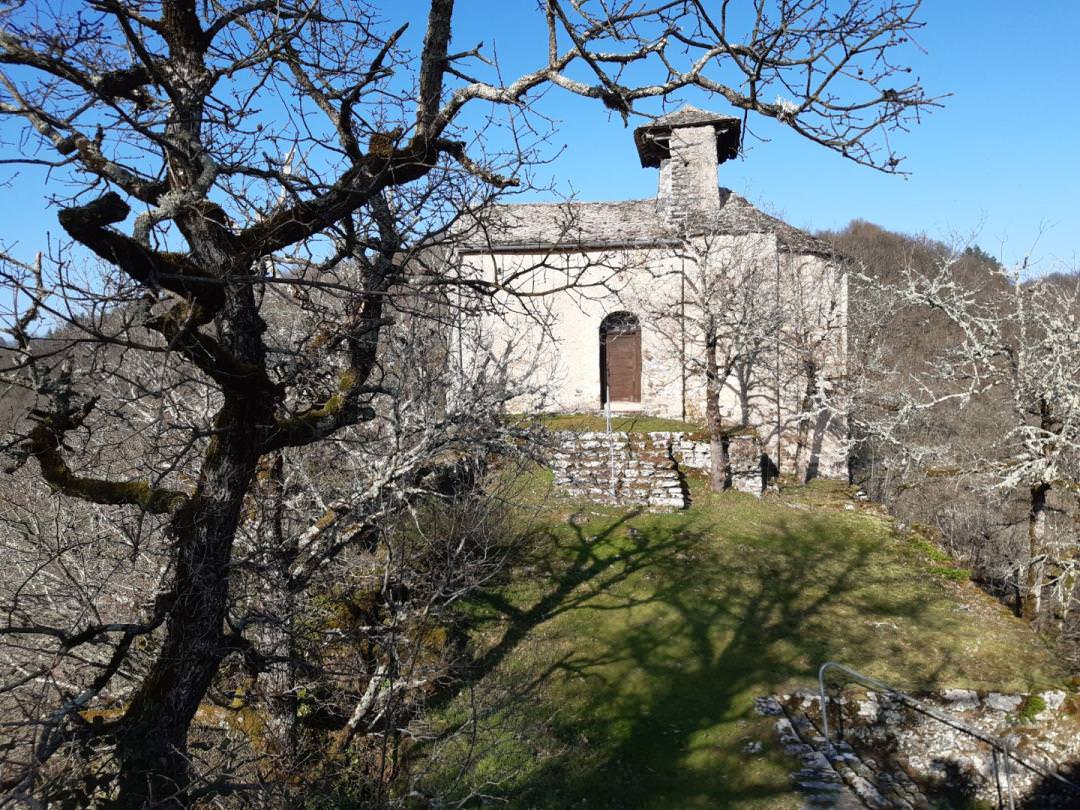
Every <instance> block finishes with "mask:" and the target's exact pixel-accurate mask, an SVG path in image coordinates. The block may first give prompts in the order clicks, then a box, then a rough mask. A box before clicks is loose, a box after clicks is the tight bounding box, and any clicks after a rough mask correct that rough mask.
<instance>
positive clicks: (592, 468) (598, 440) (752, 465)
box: [550, 431, 762, 509]
mask: <svg viewBox="0 0 1080 810" xmlns="http://www.w3.org/2000/svg"><path fill="white" fill-rule="evenodd" d="M728 452H729V455H730V458H731V466H732V478H733V481H732V483H733V485H734V487H735V489H738V490H739V491H741V492H749V493H751V494H754V495H760V494H761V491H762V474H761V454H760V450H759V449H758V446H757V441H756V438H755V437H752V436H739V437H734V438H733V439H732V441H731V444H730V446H729V449H728ZM710 458H711V454H710V451H709V443H708V442H707V441H704V440H702V438H701V437H700V436H698V435H696V434H690V433H681V432H660V431H658V432H652V433H626V432H622V431H612V432H611V433H603V432H596V433H575V432H572V431H563V432H559V433H557V434H555V442H554V446H553V449H552V451H551V454H550V465H551V468H552V470H553V472H554V474H555V484H556V486H558V487H560V488H561V489H564V490H565V491H566V492H568V493H569V494H571V495H574V496H576V497H580V498H587V499H589V500H593V501H596V502H598V503H613V504H619V505H623V506H646V507H649V508H657V509H673V508H674V509H682V508H684V507H686V506H689V505H690V491H689V489H688V487H687V486H686V479H685V472H686V470H694V471H696V472H699V473H700V472H708V470H709V468H710V464H711V462H710ZM613 471H614V476H613V475H612V472H613Z"/></svg>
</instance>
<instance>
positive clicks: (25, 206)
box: [0, 0, 1080, 269]
mask: <svg viewBox="0 0 1080 810" xmlns="http://www.w3.org/2000/svg"><path fill="white" fill-rule="evenodd" d="M423 5H424V4H423V3H422V2H421V0H401V2H396V3H387V4H385V5H384V8H385V9H386V12H385V13H386V14H387V17H388V18H389V19H390V20H391V21H394V20H396V19H397V18H399V17H402V16H403V15H405V14H409V13H412V14H413V16H415V11H416V9H418V8H421V7H422V6H423ZM532 9H533V2H532V0H458V20H457V27H456V29H455V46H457V47H459V48H462V49H464V48H467V47H471V46H473V45H475V44H476V43H477V42H478V41H480V40H483V41H484V42H485V44H487V45H488V46H491V45H494V47H496V48H497V49H498V52H499V54H500V57H501V58H502V60H503V62H504V63H505V66H506V67H507V68H508V69H511V72H512V68H513V67H514V66H515V65H514V63H515V62H517V61H519V60H522V63H523V64H524V63H525V62H533V60H532V59H531V58H529V55H530V54H532V53H539V54H542V53H543V49H544V42H543V39H542V38H541V39H537V36H538V35H540V36H542V32H539V31H536V30H534V29H532V28H530V26H528V25H523V24H522V20H523V19H529V20H535V19H536V17H535V16H534V12H533V11H532ZM922 18H923V19H924V21H925V22H926V23H927V26H926V28H925V29H924V30H923V31H922V32H921V34H920V35H919V37H918V39H919V44H920V45H921V46H922V47H923V48H924V49H925V53H911V54H910V55H909V62H910V63H911V64H912V65H913V67H914V68H915V72H916V74H917V75H919V76H920V77H921V79H922V81H923V84H924V86H925V87H926V88H927V89H928V91H929V92H930V93H931V94H943V93H951V94H952V97H951V98H949V99H947V100H946V102H945V107H944V108H943V109H941V110H937V111H935V112H933V113H932V114H930V115H929V116H926V117H925V118H924V120H923V122H922V124H921V125H919V126H917V127H915V128H914V129H913V130H912V131H911V132H910V133H908V134H901V135H898V136H896V137H895V138H894V139H893V142H894V144H895V145H896V146H897V148H898V151H899V152H900V153H901V154H903V155H906V156H907V159H906V161H905V162H904V165H903V167H904V168H905V169H906V170H907V171H908V172H910V173H911V174H910V176H909V177H907V178H900V177H895V176H888V175H883V174H880V173H878V172H875V171H873V170H871V169H867V168H864V167H860V166H857V165H855V164H853V163H851V162H849V161H846V160H844V159H843V158H841V157H840V156H839V155H836V154H834V153H832V152H829V151H827V150H825V149H823V148H822V147H820V146H817V145H815V144H812V143H810V142H808V141H804V140H802V139H801V138H799V137H798V136H797V135H795V134H794V133H792V132H791V131H789V130H787V129H785V128H783V127H781V126H779V125H776V124H773V123H772V122H769V121H759V122H757V123H755V124H754V130H755V132H756V133H757V134H758V135H760V136H763V137H764V138H767V139H768V140H767V141H759V140H755V139H753V138H748V139H747V141H746V146H747V147H748V148H747V149H746V151H745V154H744V155H743V156H742V157H741V158H739V159H737V160H735V161H732V162H729V163H727V164H725V165H724V166H722V167H721V170H720V180H721V183H722V184H723V185H725V186H727V187H729V188H732V189H734V190H735V191H736V192H738V193H740V194H743V195H744V196H746V197H748V198H749V199H750V200H751V201H752V202H754V203H756V204H758V205H761V206H762V207H764V208H765V209H766V210H767V211H769V212H770V213H774V214H777V215H779V216H782V217H784V218H785V219H787V220H788V221H789V222H791V223H792V224H794V225H797V226H799V227H803V228H807V229H810V230H817V229H825V228H840V227H843V226H844V225H845V224H846V223H847V222H849V221H850V220H852V219H855V218H862V219H867V220H870V221H872V222H876V223H878V224H880V225H883V226H885V227H887V228H891V229H894V230H900V231H905V232H909V233H927V234H928V235H930V236H932V237H936V238H944V239H947V238H949V237H951V236H953V235H961V236H970V235H971V234H972V233H976V234H977V235H976V240H977V241H978V243H979V244H980V245H981V246H982V247H983V248H984V249H986V250H987V251H988V252H990V253H992V254H994V255H997V256H999V257H1001V258H1002V259H1003V260H1005V261H1006V262H1010V263H1011V262H1014V261H1016V260H1018V259H1019V258H1020V257H1022V256H1025V255H1028V254H1031V255H1032V256H1034V257H1035V258H1036V259H1038V260H1040V261H1041V264H1040V265H1039V266H1040V267H1041V268H1045V269H1051V265H1052V264H1053V263H1055V262H1063V263H1065V264H1066V265H1067V266H1076V265H1078V264H1080V195H1078V190H1080V160H1078V156H1077V148H1078V145H1080V137H1078V129H1080V98H1078V94H1080V67H1078V64H1077V59H1076V51H1077V45H1076V39H1075V37H1076V31H1077V30H1080V3H1077V2H1073V0H1028V1H1027V2H1015V0H936V1H935V0H928V2H927V3H926V4H925V7H924V9H923V11H922ZM420 28H421V26H418V25H416V24H414V27H413V29H412V31H411V32H410V34H411V35H412V36H414V37H416V38H419V35H420V34H421V33H422V32H421V31H420V30H419V29H420ZM684 100H687V101H691V102H693V103H695V104H698V105H699V106H705V107H709V108H711V109H714V110H716V111H718V112H733V111H732V110H730V109H728V108H726V107H725V105H724V104H723V103H722V101H713V100H710V99H708V98H707V97H702V96H695V95H688V96H685V97H684ZM541 110H542V112H543V113H545V114H546V115H548V116H551V117H552V118H554V119H557V120H558V121H559V124H558V130H557V133H556V137H555V142H554V143H553V147H563V146H564V147H565V148H564V149H563V150H562V152H561V154H560V156H559V157H558V158H557V159H556V160H555V161H554V162H553V163H552V164H551V165H550V167H548V168H547V169H546V171H547V172H548V173H549V174H550V178H551V179H552V180H553V181H554V182H555V184H556V185H557V186H558V187H559V188H560V189H561V190H562V191H563V192H564V193H574V194H576V196H577V197H578V198H580V199H624V198H632V197H650V196H652V195H654V194H655V186H656V179H657V177H656V171H655V170H652V169H642V168H640V167H639V164H638V161H637V157H636V154H635V152H634V147H633V142H632V138H631V129H628V128H624V127H623V123H622V120H621V119H620V118H619V117H617V116H610V115H609V114H608V113H607V111H606V110H604V109H603V108H602V107H600V106H599V105H598V104H596V103H595V102H583V101H582V100H580V99H575V98H573V97H570V96H569V95H567V94H565V93H562V92H558V91H555V92H550V93H548V94H546V95H545V96H544V98H543V99H542V101H541ZM634 123H635V122H634V121H631V127H633V126H634ZM42 183H43V178H42V176H41V175H40V174H37V173H33V172H30V173H26V174H24V175H22V176H20V177H18V178H16V179H15V180H13V181H12V182H11V184H10V185H8V186H7V187H6V188H4V189H3V190H2V191H0V195H2V196H0V201H2V203H3V212H4V216H3V219H2V220H0V243H2V244H4V245H6V246H9V247H10V246H12V245H13V244H17V249H16V253H17V254H19V255H24V256H28V255H29V254H30V253H31V252H32V251H33V250H35V249H37V248H38V247H39V246H42V245H44V239H45V232H46V231H52V232H53V233H54V234H55V233H57V232H58V230H59V229H58V226H57V225H56V219H55V212H51V211H47V210H46V208H45V205H44V203H43V194H42Z"/></svg>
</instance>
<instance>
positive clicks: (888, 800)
mask: <svg viewBox="0 0 1080 810" xmlns="http://www.w3.org/2000/svg"><path fill="white" fill-rule="evenodd" d="M807 699H808V700H810V701H812V702H816V696H809V695H808V696H807ZM758 711H759V712H760V713H762V714H766V715H771V716H776V717H777V721H776V731H777V735H778V736H779V738H780V742H781V744H782V745H783V746H784V750H785V751H787V752H788V753H789V754H791V755H793V756H796V757H798V758H799V759H800V760H801V761H802V765H803V767H802V768H800V769H799V770H798V771H796V772H795V774H794V775H793V777H792V778H793V780H794V782H795V785H796V787H797V788H798V790H799V791H800V792H801V793H802V794H803V796H804V798H805V801H806V807H808V808H817V807H837V808H843V809H844V810H847V809H848V808H872V809H873V810H928V809H929V808H931V807H932V805H931V803H930V802H929V801H928V800H927V798H926V797H925V796H924V795H923V794H922V793H921V791H920V790H919V788H918V787H917V786H916V785H915V783H914V782H913V781H912V780H911V778H910V777H908V776H907V774H906V773H903V772H902V771H883V770H881V769H880V768H879V767H878V764H877V763H874V762H865V761H863V759H862V758H861V757H860V756H859V754H858V753H857V752H856V751H855V750H854V749H852V748H851V746H849V745H848V744H847V743H845V742H842V741H841V742H837V743H834V744H833V745H828V744H826V741H825V739H824V737H823V736H822V734H821V731H820V729H819V728H818V727H817V726H816V725H815V724H814V723H813V722H812V721H811V720H810V718H809V717H808V716H807V715H806V713H805V712H802V711H799V710H797V709H795V708H793V707H792V706H790V705H785V704H782V703H780V702H779V701H778V700H776V699H775V698H771V697H770V698H764V699H761V700H759V701H758Z"/></svg>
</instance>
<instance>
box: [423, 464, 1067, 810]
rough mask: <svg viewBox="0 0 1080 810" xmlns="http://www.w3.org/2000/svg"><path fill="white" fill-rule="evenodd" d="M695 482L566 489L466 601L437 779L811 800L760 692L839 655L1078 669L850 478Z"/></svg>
mask: <svg viewBox="0 0 1080 810" xmlns="http://www.w3.org/2000/svg"><path fill="white" fill-rule="evenodd" d="M538 488H539V487H538ZM696 494H697V496H698V497H697V499H696V502H697V505H695V506H694V507H692V508H691V509H689V510H686V511H684V512H678V513H672V514H648V513H641V512H638V511H635V510H626V509H613V508H603V507H598V506H595V505H591V504H581V503H573V502H569V501H565V500H559V499H558V498H557V497H554V496H553V500H552V501H551V502H550V503H549V505H548V506H547V507H545V509H544V511H543V513H542V516H541V519H540V520H539V522H538V523H537V525H536V527H535V531H534V533H533V534H534V537H535V540H536V542H535V544H534V545H533V547H532V549H531V551H530V552H529V554H528V555H527V559H524V560H523V561H522V562H521V564H520V565H519V566H517V567H516V569H515V571H514V573H513V575H512V577H511V578H510V581H509V582H507V583H505V584H504V585H503V586H501V587H499V588H497V589H492V590H489V591H487V592H485V593H484V594H483V595H482V597H481V598H479V599H477V600H475V601H474V602H473V603H472V604H471V605H470V607H469V610H470V613H471V616H470V619H471V622H472V624H473V626H474V627H475V628H476V629H475V631H474V635H473V637H472V639H471V641H472V643H473V644H474V645H475V648H476V650H477V653H478V655H479V660H480V664H479V667H478V670H479V673H480V674H481V675H482V677H481V678H480V680H479V681H478V683H477V684H476V686H475V688H474V689H472V690H470V691H468V692H467V693H463V694H461V695H459V696H458V697H457V698H456V699H455V701H454V702H453V703H452V704H451V705H450V706H449V707H448V708H447V709H446V710H445V711H444V712H443V714H442V716H441V718H440V727H439V728H438V729H436V731H437V732H438V735H437V737H436V739H438V740H442V742H438V743H436V744H434V747H433V749H431V750H434V751H436V752H437V757H432V758H431V759H430V763H431V764H430V765H429V766H428V767H429V768H430V769H431V773H430V775H429V776H428V777H427V778H426V782H427V784H428V785H429V786H431V787H436V786H437V787H438V789H439V790H440V791H447V792H449V793H451V794H453V795H457V796H460V797H463V796H467V795H470V794H472V795H473V796H474V799H473V801H470V802H469V803H468V805H467V806H488V804H489V803H490V804H491V805H492V806H505V807H509V808H566V807H589V808H699V807H700V808H706V807H708V808H715V807H739V808H766V807H767V808H783V807H796V806H798V804H799V801H798V797H797V796H796V795H794V794H793V793H792V791H791V782H790V774H791V772H792V771H793V770H794V769H795V768H796V767H797V765H796V764H795V763H794V762H792V761H791V760H790V759H789V758H788V757H786V755H785V754H784V753H783V751H782V750H780V749H779V747H778V745H777V744H776V742H775V741H774V738H773V733H772V724H771V721H770V720H769V719H767V718H760V717H758V716H756V715H755V713H754V711H753V706H754V698H755V697H758V696H761V695H766V694H770V693H775V692H778V691H783V690H786V689H789V688H792V687H795V686H804V687H806V686H810V685H812V684H813V683H815V679H816V671H817V667H818V666H819V665H820V664H821V663H822V662H823V661H826V660H830V659H832V660H838V661H841V662H844V663H846V664H849V665H851V666H853V667H855V668H856V669H859V670H862V671H864V672H867V673H869V674H871V675H874V676H876V677H878V678H881V679H884V680H885V681H887V682H890V683H893V684H895V685H897V686H899V687H901V688H907V689H913V690H914V689H924V688H942V687H946V686H964V687H972V688H978V689H994V690H1012V691H1019V692H1028V691H1035V690H1040V689H1046V688H1051V687H1060V685H1061V684H1062V682H1063V681H1064V679H1065V677H1066V676H1065V673H1064V672H1063V671H1062V670H1061V669H1060V668H1059V666H1058V664H1057V663H1056V662H1055V659H1054V657H1053V655H1052V653H1051V652H1050V651H1049V650H1048V649H1047V648H1046V647H1045V646H1044V645H1043V644H1042V642H1041V641H1040V640H1039V639H1038V637H1036V636H1035V635H1034V634H1033V633H1031V632H1030V631H1029V630H1028V628H1027V627H1026V625H1024V624H1023V623H1022V622H1021V621H1019V620H1018V619H1015V618H1013V617H1012V616H1011V615H1010V614H1009V613H1008V611H1007V610H1006V609H1005V608H1003V607H1002V606H1000V605H999V604H998V603H996V602H995V601H993V600H992V599H990V598H988V597H987V596H985V595H984V594H983V593H982V592H980V591H979V590H978V589H977V588H976V587H975V586H974V585H972V584H970V583H968V582H966V581H964V579H965V578H964V574H963V572H962V571H958V570H957V569H955V568H954V567H952V566H951V565H950V564H949V563H948V562H947V560H943V559H942V555H941V554H940V553H939V552H936V550H935V549H934V548H933V547H932V546H930V545H929V544H928V543H927V542H926V541H925V540H923V539H922V538H920V537H919V536H918V535H915V534H906V535H903V534H896V533H895V532H894V531H893V528H892V524H891V523H890V521H889V520H888V519H887V518H885V517H883V516H882V515H880V514H879V513H877V512H876V511H874V510H873V509H872V508H864V507H863V506H862V505H856V504H855V503H853V502H852V501H850V500H849V499H848V498H847V496H846V491H845V490H843V489H842V488H840V487H838V486H836V485H830V484H824V483H823V484H820V485H818V486H812V487H806V488H799V489H794V490H787V491H785V492H784V493H782V494H781V495H780V496H778V497H772V498H767V499H764V500H758V499H755V498H752V497H750V496H745V495H740V494H738V493H728V494H725V495H722V496H716V495H708V494H705V493H702V492H698V493H696ZM473 709H475V710H476V714H477V718H478V719H477V721H476V722H475V723H473V716H474V713H473ZM436 763H437V764H436ZM444 795H445V793H444ZM485 797H487V798H485ZM503 801H505V804H504V803H503Z"/></svg>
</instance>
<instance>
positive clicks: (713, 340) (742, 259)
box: [622, 232, 847, 492]
mask: <svg viewBox="0 0 1080 810" xmlns="http://www.w3.org/2000/svg"><path fill="white" fill-rule="evenodd" d="M808 241H811V240H808ZM674 244H675V245H676V247H675V248H674V250H673V252H672V254H671V258H668V259H667V260H663V259H661V258H660V257H650V258H648V259H646V263H647V264H648V268H647V270H648V272H647V273H644V274H643V275H642V278H643V279H644V281H642V282H638V283H636V284H635V283H630V284H629V285H627V289H626V290H624V292H623V293H622V295H623V296H624V297H626V298H628V299H631V301H632V306H633V308H634V309H635V310H636V311H639V312H642V313H643V314H644V317H645V318H646V320H647V321H648V322H649V325H650V327H651V331H652V332H654V333H655V334H656V335H658V336H659V337H660V339H661V340H662V341H663V343H664V346H665V348H664V351H663V352H662V354H664V355H666V356H669V357H671V358H673V360H674V362H673V363H672V367H673V368H677V369H678V373H681V374H683V375H684V376H685V381H684V382H685V386H684V387H685V390H686V391H687V394H688V396H689V397H690V398H692V399H693V400H695V401H694V402H691V403H689V404H688V407H687V410H688V411H689V412H690V413H691V414H695V415H697V416H698V417H701V416H704V421H705V426H706V429H707V430H708V433H709V439H710V456H711V470H710V485H711V487H712V489H713V490H714V491H717V492H719V491H721V490H723V489H727V488H729V487H731V486H732V483H733V470H732V463H731V453H730V448H731V443H732V441H734V440H735V438H736V437H737V436H741V437H742V438H750V439H751V440H752V441H753V442H754V444H755V449H756V453H755V459H758V458H760V457H761V456H762V455H763V454H769V456H770V461H771V463H772V468H773V470H772V474H773V475H775V474H776V472H778V465H779V464H780V463H781V456H782V455H783V456H784V457H785V458H786V460H787V461H788V462H789V463H792V464H793V465H794V468H795V470H798V471H799V472H800V474H802V475H808V476H809V477H814V476H815V475H816V474H817V470H816V468H817V466H818V464H819V459H820V456H821V454H822V444H823V443H824V442H825V440H826V438H828V437H827V434H829V433H830V432H832V433H835V432H836V431H835V426H834V423H835V424H841V425H842V424H844V423H845V419H846V409H847V399H846V397H845V396H843V394H842V390H843V386H842V384H841V380H840V379H839V378H841V377H843V376H844V374H845V369H846V357H845V353H846V342H845V341H846V335H845V329H846V303H847V302H846V281H845V276H844V270H843V267H842V266H841V265H840V264H839V263H837V262H836V261H833V260H832V259H831V258H830V257H828V256H817V255H809V254H808V255H800V254H795V253H792V252H791V251H789V250H786V249H784V248H783V247H782V246H781V245H780V243H779V242H778V239H777V237H776V236H775V235H774V234H771V233H767V232H762V233H719V234H691V233H686V232H684V233H681V234H677V235H675V240H674ZM833 438H834V439H835V437H833ZM777 439H779V442H777ZM840 441H841V442H843V440H842V439H841V440H840ZM781 448H783V453H781ZM755 463H756V460H755Z"/></svg>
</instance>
